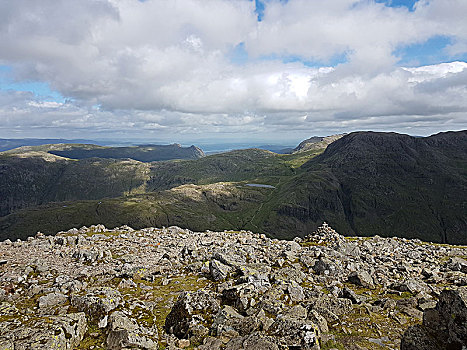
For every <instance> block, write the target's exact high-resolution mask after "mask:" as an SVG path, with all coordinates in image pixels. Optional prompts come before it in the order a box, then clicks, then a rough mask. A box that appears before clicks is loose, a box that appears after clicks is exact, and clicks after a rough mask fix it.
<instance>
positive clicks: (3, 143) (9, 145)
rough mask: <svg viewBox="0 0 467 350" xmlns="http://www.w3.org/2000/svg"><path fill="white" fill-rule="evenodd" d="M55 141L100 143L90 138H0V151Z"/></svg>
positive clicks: (55, 142)
mask: <svg viewBox="0 0 467 350" xmlns="http://www.w3.org/2000/svg"><path fill="white" fill-rule="evenodd" d="M57 143H92V144H100V143H99V142H96V141H91V140H65V139H0V152H3V151H8V150H10V149H14V148H18V147H22V146H40V145H47V144H57Z"/></svg>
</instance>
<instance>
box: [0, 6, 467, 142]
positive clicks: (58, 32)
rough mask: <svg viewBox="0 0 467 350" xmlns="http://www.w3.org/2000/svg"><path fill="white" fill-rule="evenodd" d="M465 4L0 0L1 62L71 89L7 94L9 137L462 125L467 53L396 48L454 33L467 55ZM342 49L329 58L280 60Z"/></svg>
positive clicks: (0, 100)
mask: <svg viewBox="0 0 467 350" xmlns="http://www.w3.org/2000/svg"><path fill="white" fill-rule="evenodd" d="M466 6H467V4H466V2H465V1H464V0H452V1H449V2H446V1H445V0H431V1H430V2H427V1H419V2H418V3H417V5H416V8H415V11H414V12H410V11H408V10H407V9H404V8H389V7H386V6H384V5H383V4H378V3H374V2H372V1H367V0H360V1H357V0H328V1H325V2H323V1H315V0H289V1H288V2H287V3H283V2H280V1H278V0H271V1H269V2H267V5H266V9H265V13H264V17H263V21H262V22H260V23H258V22H257V21H256V14H255V12H254V2H251V1H248V0H171V1H165V0H152V1H151V0H148V1H145V2H140V1H136V0H80V1H73V0H53V1H52V0H43V1H40V2H31V1H28V0H15V1H14V2H11V1H2V0H0V64H4V65H8V66H11V67H13V72H14V74H15V75H16V78H17V79H18V80H20V81H21V80H38V81H45V82H48V83H49V84H50V86H51V87H52V88H53V89H55V90H57V91H59V92H60V93H61V94H62V95H63V96H65V97H66V98H71V100H69V101H68V102H66V103H56V102H44V101H40V100H38V99H37V98H36V97H34V96H31V95H30V94H24V93H23V94H22V93H14V92H2V93H0V112H1V115H2V116H1V117H0V118H2V119H1V128H2V129H3V130H5V133H4V134H3V135H0V136H5V135H6V134H7V133H8V131H6V130H13V129H14V130H22V129H24V128H26V127H27V126H28V125H29V126H34V127H35V128H42V129H44V130H50V129H56V130H59V129H60V130H67V131H69V132H73V133H76V134H78V133H79V132H82V131H83V130H85V129H87V130H90V132H94V133H96V134H98V135H102V134H105V133H109V132H113V133H117V134H118V133H121V134H124V133H125V130H126V131H127V133H128V134H134V135H138V133H141V132H142V133H143V134H144V133H146V134H145V135H150V134H149V133H150V132H154V133H157V132H161V131H164V132H165V133H171V132H173V133H180V134H190V133H192V134H201V133H207V132H225V131H231V132H235V133H245V132H249V133H255V132H256V133H258V134H259V133H265V132H272V133H274V132H279V131H283V128H284V127H287V128H288V129H287V130H289V131H290V132H293V131H294V130H295V131H296V130H301V131H302V132H303V133H305V132H306V133H308V132H313V130H329V131H331V130H337V129H339V131H346V130H345V129H346V128H357V129H358V128H359V127H358V126H359V125H360V126H361V128H366V127H374V128H378V127H382V126H387V127H390V126H391V125H392V126H393V128H397V127H400V128H401V130H405V129H407V128H409V127H411V126H412V127H417V128H418V130H427V132H431V131H436V127H435V125H436V124H435V123H438V125H439V124H440V123H441V122H443V123H447V125H448V126H450V127H452V128H461V127H463V125H466V124H467V121H466V119H465V117H464V115H463V113H466V112H467V99H466V98H465V96H466V86H467V81H466V75H467V73H466V72H467V67H466V63H464V62H452V63H445V64H439V65H433V66H428V67H418V68H410V67H409V68H400V67H397V65H396V63H397V60H398V58H397V57H395V56H394V50H395V49H397V48H399V47H400V46H401V45H402V46H403V45H406V44H412V43H422V42H424V41H425V40H427V39H428V38H430V37H432V36H434V35H445V36H449V37H451V38H452V45H450V47H449V48H448V50H450V51H451V52H453V53H456V54H458V53H463V52H466V49H465V48H466V47H467V24H466V23H464V22H465V19H464V18H463V17H464V16H463V14H465V13H466V12H467V8H466ZM70 14H72V15H70ZM242 42H244V43H245V49H246V51H247V53H248V54H249V56H250V60H249V61H247V63H245V64H242V65H240V64H238V63H235V62H231V61H230V59H229V57H231V56H230V54H231V52H232V50H233V49H234V48H235V47H236V46H237V45H238V44H240V43H242ZM343 54H345V55H347V58H348V62H346V63H342V64H339V65H336V66H329V67H324V68H320V69H318V68H310V67H307V66H305V65H303V64H302V63H300V62H295V63H283V62H282V61H281V60H280V59H276V60H274V59H271V57H280V56H281V55H286V56H290V57H302V58H304V59H306V60H320V61H324V62H326V61H328V62H332V60H333V58H334V57H336V56H339V55H343ZM264 56H267V57H269V58H268V59H264ZM261 57H263V59H261ZM95 106H100V107H99V108H96V107H95ZM465 115H467V114H465ZM305 116H306V118H305ZM443 118H444V119H443ZM388 121H390V122H388ZM326 127H327V129H326ZM141 130H143V131H141ZM428 130H429V131H428ZM347 131H348V130H347ZM44 132H45V131H44Z"/></svg>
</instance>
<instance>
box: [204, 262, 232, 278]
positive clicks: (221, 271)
mask: <svg viewBox="0 0 467 350" xmlns="http://www.w3.org/2000/svg"><path fill="white" fill-rule="evenodd" d="M230 271H231V269H230V267H229V266H227V265H225V264H223V263H221V262H220V261H219V260H216V259H213V260H211V261H210V262H209V272H210V274H211V277H212V279H213V280H214V281H222V280H224V279H226V277H227V276H228V274H229V273H230Z"/></svg>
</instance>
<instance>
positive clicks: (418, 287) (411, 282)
mask: <svg viewBox="0 0 467 350" xmlns="http://www.w3.org/2000/svg"><path fill="white" fill-rule="evenodd" d="M391 288H392V289H394V290H398V291H400V292H409V293H412V294H417V293H420V292H425V293H429V292H430V291H431V290H430V288H429V287H428V285H427V284H426V283H425V282H423V281H419V280H416V279H414V278H408V279H406V280H404V281H403V282H396V283H394V284H393V285H392V286H391Z"/></svg>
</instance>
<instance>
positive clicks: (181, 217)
mask: <svg viewBox="0 0 467 350" xmlns="http://www.w3.org/2000/svg"><path fill="white" fill-rule="evenodd" d="M466 152H467V132H465V131H464V132H455V133H443V134H439V135H434V136H431V137H428V138H414V137H410V136H407V135H399V134H390V133H370V132H362V133H352V134H349V135H346V136H344V137H342V138H341V139H339V140H337V141H335V142H333V143H332V144H330V145H329V146H328V147H327V149H326V150H325V151H324V149H320V150H312V151H306V152H299V153H295V154H289V155H278V154H275V153H272V152H268V151H263V150H258V149H250V150H239V151H232V152H228V153H224V154H217V155H212V156H207V157H203V158H200V159H196V160H176V161H164V162H152V163H142V162H138V161H130V160H125V161H122V160H110V159H95V158H94V159H83V160H70V159H65V158H60V157H56V156H52V155H50V154H48V156H49V157H56V158H54V159H53V161H52V160H50V159H49V160H45V159H43V158H41V157H37V156H24V155H23V157H24V158H19V157H18V155H5V154H4V155H2V156H1V157H0V171H1V172H0V174H1V176H2V178H4V179H6V181H3V182H2V183H1V184H0V194H1V195H2V198H8V200H6V201H2V207H1V208H2V212H3V213H4V214H3V217H2V218H0V232H1V237H2V238H6V237H25V236H27V235H31V234H34V233H35V232H36V231H38V230H40V231H43V232H46V233H54V232H56V231H58V230H65V229H68V228H70V227H79V226H81V225H91V224H97V223H103V224H105V225H106V226H108V227H115V226H119V225H123V224H127V225H130V226H133V227H135V228H142V227H146V226H170V225H179V226H183V227H187V228H190V229H192V230H206V229H211V230H223V229H233V230H239V229H251V230H254V231H260V232H265V233H267V234H269V235H271V236H275V237H279V238H293V237H295V236H303V235H305V234H307V233H309V232H310V231H311V230H314V229H316V227H317V226H319V225H320V224H321V223H322V222H323V221H327V222H329V223H330V224H331V225H332V226H333V227H336V229H338V230H339V231H340V232H343V233H345V234H347V235H375V234H378V235H382V236H393V235H397V236H403V237H418V238H421V239H424V240H430V241H434V242H443V243H444V242H449V243H460V244H465V243H466V242H467V210H466V208H467V154H466ZM250 183H253V184H266V185H271V186H273V188H258V187H249V186H247V184H250ZM38 205H40V206H38ZM21 208H23V209H21ZM7 214H9V215H7Z"/></svg>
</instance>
